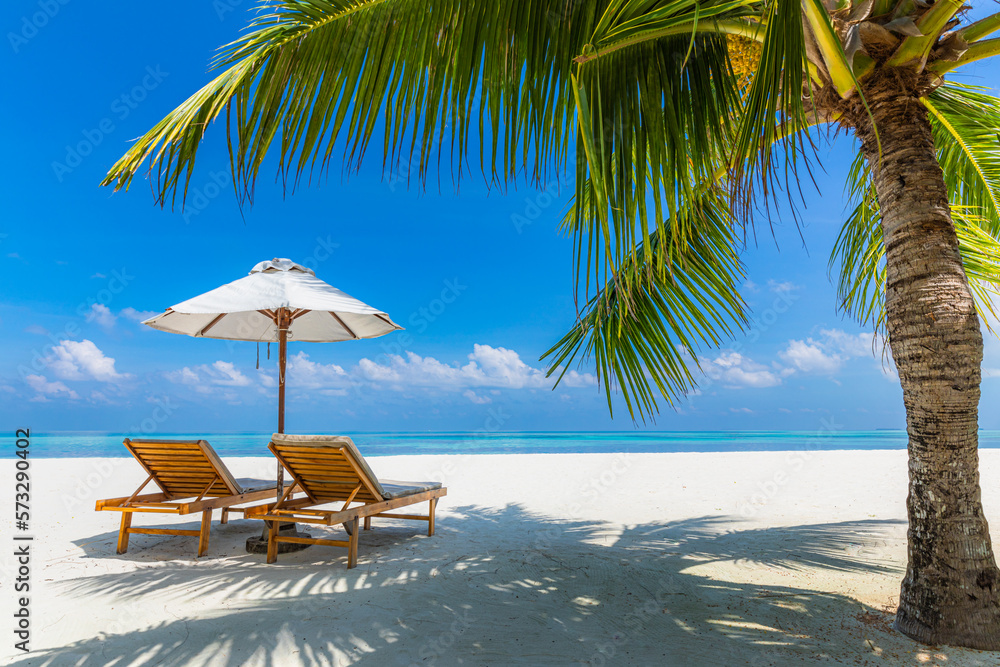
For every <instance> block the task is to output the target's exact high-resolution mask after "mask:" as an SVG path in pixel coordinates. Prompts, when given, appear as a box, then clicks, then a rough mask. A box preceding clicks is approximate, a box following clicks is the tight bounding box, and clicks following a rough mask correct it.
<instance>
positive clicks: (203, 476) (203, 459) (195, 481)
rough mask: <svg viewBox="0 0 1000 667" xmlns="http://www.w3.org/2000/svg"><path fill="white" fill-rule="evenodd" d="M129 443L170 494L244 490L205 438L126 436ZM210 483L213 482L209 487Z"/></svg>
mask: <svg viewBox="0 0 1000 667" xmlns="http://www.w3.org/2000/svg"><path fill="white" fill-rule="evenodd" d="M125 447H126V448H127V449H128V450H129V451H130V452H131V453H132V456H134V457H135V459H136V460H137V461H138V462H139V464H140V465H141V466H142V467H143V468H145V469H146V472H147V473H149V474H150V475H151V476H152V477H153V481H154V482H156V484H157V485H158V486H159V487H160V488H161V489H162V490H163V492H164V493H165V494H166V495H167V497H168V498H187V497H190V496H199V495H203V496H204V497H206V498H218V497H221V496H233V495H239V494H241V493H243V489H242V488H241V487H240V485H239V483H237V481H236V479H235V478H234V477H233V475H232V473H230V472H229V469H228V468H226V464H224V463H223V462H222V459H220V458H219V456H218V454H216V453H215V450H213V449H212V447H211V445H209V444H208V443H207V442H205V441H204V440H130V439H128V438H126V439H125ZM212 480H215V482H214V484H213V482H212ZM209 484H213V485H212V487H211V488H209V489H208V491H205V489H206V488H208V485H209Z"/></svg>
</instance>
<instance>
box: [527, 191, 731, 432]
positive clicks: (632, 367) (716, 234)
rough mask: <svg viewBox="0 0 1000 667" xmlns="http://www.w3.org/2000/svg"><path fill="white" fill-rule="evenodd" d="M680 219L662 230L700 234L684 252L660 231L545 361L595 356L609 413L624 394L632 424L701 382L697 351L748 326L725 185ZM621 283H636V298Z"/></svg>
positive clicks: (562, 364)
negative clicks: (617, 394)
mask: <svg viewBox="0 0 1000 667" xmlns="http://www.w3.org/2000/svg"><path fill="white" fill-rule="evenodd" d="M677 215H678V216H679V217H682V218H684V220H679V221H676V222H675V223H671V224H664V225H660V226H659V227H661V228H663V229H668V230H669V229H693V228H696V229H697V230H698V231H697V233H696V234H694V235H692V237H691V238H690V239H689V240H688V242H687V243H686V244H684V246H683V248H684V250H683V251H677V250H676V248H677V247H678V246H676V245H675V244H672V243H671V241H670V239H667V241H666V242H664V240H663V236H662V235H661V234H660V233H658V232H652V233H651V234H650V235H649V236H648V237H647V238H646V239H645V241H644V242H643V245H646V246H649V247H648V248H638V249H636V251H635V252H633V253H631V254H630V257H631V258H632V259H630V260H629V261H628V262H625V263H623V264H622V265H621V266H620V267H619V276H618V277H619V278H620V279H619V280H617V281H616V280H609V281H608V282H607V283H606V284H605V286H604V288H603V289H602V290H601V291H600V292H599V293H598V294H597V295H595V296H594V297H593V298H592V299H590V301H589V302H588V303H587V304H586V307H585V308H584V312H583V314H582V316H581V318H580V320H579V321H578V322H577V324H576V325H575V326H574V327H573V328H572V329H571V330H570V331H569V332H568V333H567V334H566V335H565V336H563V338H562V339H561V340H560V341H559V342H558V343H557V344H556V345H555V346H554V347H553V348H552V349H550V350H549V351H547V352H546V353H545V354H544V355H543V358H548V359H550V360H551V366H550V371H549V372H550V374H551V373H553V372H556V369H561V372H562V373H565V372H566V369H568V368H569V367H570V365H571V364H572V363H573V362H574V361H581V362H582V361H583V360H585V359H588V358H590V357H592V358H593V360H594V363H595V364H596V366H597V370H598V377H599V378H600V381H601V383H602V384H603V386H604V390H605V392H606V394H607V399H608V408H609V410H613V406H612V397H613V395H614V391H615V390H618V391H620V392H621V394H622V396H623V397H624V400H625V404H626V406H627V408H628V411H629V414H630V415H631V416H632V418H633V419H642V420H643V421H645V420H646V418H652V417H653V415H655V413H656V412H657V411H658V410H659V404H658V402H657V395H658V394H659V395H660V396H662V397H664V398H665V399H666V400H667V402H668V403H672V402H673V401H674V400H675V399H677V398H679V397H681V396H683V395H684V394H685V393H687V392H688V391H690V390H691V389H692V388H693V387H695V386H696V384H697V380H696V378H695V376H694V373H693V371H694V370H696V368H692V367H691V364H694V366H695V367H697V364H698V361H697V352H698V350H700V349H702V348H704V347H706V346H709V347H717V346H718V345H719V344H720V343H721V342H722V340H723V339H725V338H729V337H732V336H733V335H734V333H735V332H737V331H740V330H742V329H743V328H744V326H745V325H746V324H747V321H748V320H747V309H746V305H745V304H744V302H743V300H742V298H741V297H740V296H739V293H738V285H739V284H740V282H741V281H742V279H743V275H744V274H743V269H742V265H741V263H740V261H739V258H738V256H737V254H736V250H735V249H736V247H737V246H738V241H737V239H736V238H734V236H733V228H732V223H733V219H732V215H731V212H730V210H729V206H728V204H727V201H726V197H725V192H724V190H723V188H721V187H719V186H718V185H717V184H714V183H713V185H712V186H711V187H708V188H705V189H703V191H702V192H701V194H700V195H699V197H698V198H697V199H695V200H691V201H690V202H689V203H688V206H686V207H685V208H684V209H683V210H681V211H678V213H677ZM670 247H674V248H675V250H674V251H673V252H669V251H668V248H670ZM645 257H651V258H652V259H651V261H652V264H647V263H645V261H644V258H645ZM661 268H665V269H666V270H665V271H663V270H661ZM621 284H627V285H629V291H628V293H627V294H625V293H624V292H623V291H622V289H621V288H620V285H621ZM578 357H579V359H578ZM560 377H561V375H560Z"/></svg>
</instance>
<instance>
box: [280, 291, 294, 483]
mask: <svg viewBox="0 0 1000 667" xmlns="http://www.w3.org/2000/svg"><path fill="white" fill-rule="evenodd" d="M277 320H278V321H277V324H278V433H284V432H285V366H286V364H287V363H288V325H289V324H290V323H291V317H289V312H288V310H287V309H285V308H281V309H279V310H278V318H277ZM284 481H285V469H284V467H282V465H281V462H280V461H279V462H278V500H281V494H282V491H284Z"/></svg>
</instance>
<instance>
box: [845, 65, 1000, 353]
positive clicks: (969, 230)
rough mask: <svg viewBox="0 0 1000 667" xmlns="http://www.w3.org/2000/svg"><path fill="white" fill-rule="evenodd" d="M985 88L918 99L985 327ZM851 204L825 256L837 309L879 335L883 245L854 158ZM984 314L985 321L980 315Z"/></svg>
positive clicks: (993, 225)
mask: <svg viewBox="0 0 1000 667" xmlns="http://www.w3.org/2000/svg"><path fill="white" fill-rule="evenodd" d="M984 91H985V89H983V88H979V87H974V86H965V85H961V84H955V83H949V84H946V85H943V86H941V87H940V88H938V89H937V90H935V91H934V92H933V93H931V94H930V95H929V96H928V98H925V99H924V104H925V105H926V106H927V107H928V109H929V110H930V112H931V128H932V131H933V133H934V143H935V146H936V147H937V157H938V162H939V163H940V164H941V167H942V170H943V172H944V179H945V183H946V185H947V186H948V196H949V199H950V201H951V204H952V219H953V220H954V222H955V229H956V231H957V233H958V239H959V250H960V252H961V254H962V261H963V264H964V266H965V273H966V275H967V276H968V278H969V285H970V287H971V288H972V292H973V296H974V297H975V301H976V307H977V309H978V311H979V314H980V317H981V319H982V321H983V322H984V323H985V324H986V326H987V328H989V329H990V330H991V331H993V327H992V321H995V320H996V319H997V317H996V313H995V311H994V308H995V306H994V304H993V297H994V296H996V295H997V293H998V289H1000V105H998V103H997V100H996V98H994V97H992V96H991V95H988V94H986V93H985V92H984ZM848 183H849V194H850V197H851V200H852V201H853V202H854V203H855V206H854V208H853V210H852V212H851V214H850V215H849V217H848V219H847V221H846V222H845V223H844V226H843V227H842V229H841V232H840V235H839V237H838V238H837V241H836V243H835V244H834V249H833V252H832V253H831V256H830V266H831V270H832V268H833V266H834V265H835V264H839V266H840V269H839V277H838V284H837V295H838V300H839V303H840V306H841V308H842V309H843V310H844V311H845V312H846V313H847V314H849V315H851V316H852V317H854V318H855V319H856V320H857V321H858V322H859V323H860V324H862V325H864V326H871V327H873V328H875V329H876V330H877V331H879V332H880V333H882V334H883V335H884V332H885V301H884V295H885V292H884V290H885V262H884V257H885V249H884V248H883V246H882V227H881V217H880V214H879V206H878V200H877V199H876V197H875V190H874V186H873V185H872V182H871V172H870V170H869V168H868V167H867V166H866V165H865V163H864V160H863V158H862V156H861V155H858V156H857V157H856V158H855V161H854V164H853V165H852V167H851V170H850V173H849V177H848ZM988 314H989V315H992V316H993V317H992V320H991V318H990V317H986V315H988Z"/></svg>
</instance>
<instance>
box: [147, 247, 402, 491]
mask: <svg viewBox="0 0 1000 667" xmlns="http://www.w3.org/2000/svg"><path fill="white" fill-rule="evenodd" d="M143 324H146V325H149V326H151V327H153V328H154V329H159V330H161V331H169V332H170V333H178V334H185V335H188V336H194V337H196V338H202V337H204V338H221V339H225V340H246V341H255V342H268V343H275V342H276V343H278V432H279V433H284V432H285V365H286V362H287V356H288V352H287V344H288V340H289V339H291V340H293V341H304V342H336V341H342V340H358V339H361V338H377V337H378V336H383V335H385V334H387V333H390V332H392V331H396V330H398V329H402V328H403V327H401V326H399V325H398V324H396V323H395V322H393V321H392V320H391V319H390V318H389V316H388V315H386V314H385V313H383V312H382V311H380V310H378V309H376V308H372V307H371V306H369V305H367V304H364V303H362V302H360V301H358V300H357V299H355V298H353V297H351V296H348V295H347V294H345V293H344V292H341V291H340V290H339V289H337V288H336V287H333V286H331V285H328V284H326V283H325V282H323V281H322V280H320V279H319V278H317V277H316V274H315V273H314V272H313V271H312V270H310V269H307V268H306V267H304V266H302V265H300V264H296V263H295V262H293V261H291V260H289V259H278V258H275V259H273V260H271V261H269V262H261V263H259V264H257V266H255V267H253V269H252V270H251V271H250V275H248V276H246V277H245V278H240V279H239V280H236V281H234V282H231V283H229V284H227V285H223V286H222V287H218V288H216V289H214V290H212V291H210V292H205V293H204V294H202V295H200V296H196V297H194V298H193V299H188V300H187V301H183V302H181V303H179V304H177V305H176V306H172V307H170V308H168V309H167V311H166V312H165V313H163V314H161V315H157V316H156V317H153V318H150V319H148V320H146V321H145V322H143ZM282 476H283V475H282V468H281V465H280V464H279V465H278V481H279V482H281V478H282ZM278 488H279V493H280V489H281V486H280V485H279V487H278Z"/></svg>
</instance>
